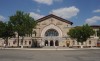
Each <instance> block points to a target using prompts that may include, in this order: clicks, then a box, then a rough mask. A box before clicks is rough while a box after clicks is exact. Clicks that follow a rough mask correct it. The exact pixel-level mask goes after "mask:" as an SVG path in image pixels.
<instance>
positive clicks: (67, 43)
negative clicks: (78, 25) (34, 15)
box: [0, 14, 98, 47]
mask: <svg viewBox="0 0 100 61" xmlns="http://www.w3.org/2000/svg"><path fill="white" fill-rule="evenodd" d="M37 22H38V23H37V26H36V29H34V30H33V32H35V33H36V34H32V37H28V36H27V37H25V38H24V41H23V42H22V41H21V39H22V38H21V37H20V41H19V45H20V46H26V47H31V46H64V47H72V46H80V45H81V43H78V42H77V41H76V40H73V39H71V38H69V36H68V35H67V33H68V32H69V29H71V28H73V27H72V24H73V23H72V22H70V21H68V20H65V19H62V18H60V17H57V16H55V15H53V14H50V15H48V16H46V17H43V18H41V19H39V20H37ZM97 39H98V38H97V37H94V36H93V37H91V38H89V39H88V40H87V41H86V42H84V43H83V46H97ZM17 40H18V38H17V37H15V38H10V39H9V41H8V46H12V47H15V46H17V43H18V41H17ZM3 44H4V40H3V39H0V46H2V45H3Z"/></svg>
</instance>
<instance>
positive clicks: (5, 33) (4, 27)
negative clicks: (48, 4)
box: [0, 21, 15, 45]
mask: <svg viewBox="0 0 100 61" xmlns="http://www.w3.org/2000/svg"><path fill="white" fill-rule="evenodd" d="M13 36H15V34H14V31H13V28H12V26H11V25H10V24H9V23H4V22H2V21H0V37H1V38H3V39H4V43H5V44H6V45H8V39H9V38H11V37H13Z"/></svg>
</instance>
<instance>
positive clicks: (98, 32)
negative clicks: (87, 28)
mask: <svg viewBox="0 0 100 61" xmlns="http://www.w3.org/2000/svg"><path fill="white" fill-rule="evenodd" d="M97 36H98V37H99V38H100V28H99V30H98V31H97Z"/></svg>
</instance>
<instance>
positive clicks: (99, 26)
mask: <svg viewBox="0 0 100 61" xmlns="http://www.w3.org/2000/svg"><path fill="white" fill-rule="evenodd" d="M90 27H92V28H100V25H91V26H90Z"/></svg>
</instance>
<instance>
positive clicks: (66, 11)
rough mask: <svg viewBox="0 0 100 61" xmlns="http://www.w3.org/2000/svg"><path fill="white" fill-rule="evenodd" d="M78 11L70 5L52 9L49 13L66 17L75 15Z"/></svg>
mask: <svg viewBox="0 0 100 61" xmlns="http://www.w3.org/2000/svg"><path fill="white" fill-rule="evenodd" d="M78 12H79V9H78V8H76V7H75V6H71V7H65V8H59V9H54V10H52V11H51V12H50V13H52V14H55V15H57V16H60V17H62V18H65V19H66V18H67V19H68V18H72V17H73V16H76V15H77V14H78Z"/></svg>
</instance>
